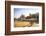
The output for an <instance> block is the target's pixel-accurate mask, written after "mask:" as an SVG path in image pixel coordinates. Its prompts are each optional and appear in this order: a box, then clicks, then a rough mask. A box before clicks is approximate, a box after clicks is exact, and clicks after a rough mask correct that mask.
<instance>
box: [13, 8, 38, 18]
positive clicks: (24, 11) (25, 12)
mask: <svg viewBox="0 0 46 36" xmlns="http://www.w3.org/2000/svg"><path fill="white" fill-rule="evenodd" d="M38 12H39V9H38V8H14V16H15V17H16V18H19V17H20V16H21V15H22V14H23V15H25V16H29V13H31V14H35V13H38Z"/></svg>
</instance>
